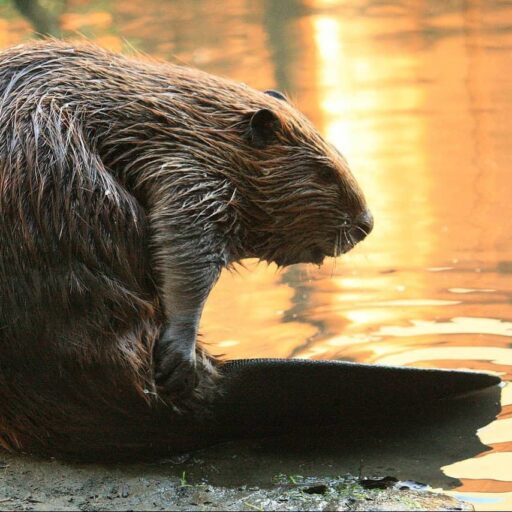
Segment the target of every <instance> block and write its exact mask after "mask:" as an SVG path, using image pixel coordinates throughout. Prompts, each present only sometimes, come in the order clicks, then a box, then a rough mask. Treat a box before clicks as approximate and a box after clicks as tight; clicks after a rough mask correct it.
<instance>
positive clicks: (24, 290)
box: [0, 41, 365, 459]
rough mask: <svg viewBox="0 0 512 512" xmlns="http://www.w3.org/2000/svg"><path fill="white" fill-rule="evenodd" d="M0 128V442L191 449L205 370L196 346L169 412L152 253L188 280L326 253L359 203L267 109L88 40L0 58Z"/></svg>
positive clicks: (301, 124) (232, 88) (252, 94)
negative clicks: (257, 131) (256, 261)
mask: <svg viewBox="0 0 512 512" xmlns="http://www.w3.org/2000/svg"><path fill="white" fill-rule="evenodd" d="M263 108H265V109H271V110H272V111H273V112H274V113H275V115H276V116H277V119H278V120H279V127H278V129H276V132H275V138H274V140H272V141H271V143H268V144H267V143H265V142H264V141H263V143H261V141H257V140H254V138H253V137H252V134H251V131H250V119H251V116H252V115H253V114H254V112H256V111H258V110H259V109H263ZM0 121H1V122H0V217H1V219H2V220H1V223H0V293H1V300H0V444H1V445H3V446H4V447H5V448H8V449H14V450H23V451H30V452H39V453H45V454H51V455H62V456H68V457H82V458H91V459H100V458H114V459H121V458H126V456H130V457H131V456H139V455H148V454H151V455H156V456H163V455H165V454H166V453H172V452H174V451H181V450H186V449H189V448H190V447H193V446H195V444H197V439H196V435H197V429H198V428H199V430H201V428H202V427H198V426H197V425H198V424H196V423H194V421H195V420H194V421H192V420H191V418H192V417H194V418H197V417H198V416H201V414H202V411H204V410H206V409H207V406H206V402H208V401H209V400H211V398H212V393H214V392H215V389H216V386H217V378H218V376H217V373H216V371H215V368H214V367H215V366H217V364H218V363H217V362H216V361H215V360H213V359H212V358H211V357H210V356H209V355H208V354H207V353H206V352H205V350H204V348H202V347H199V348H198V349H197V351H198V357H199V362H198V364H199V365H200V366H201V368H202V373H201V375H202V377H201V380H200V382H199V384H198V386H197V388H196V389H195V391H194V393H193V394H192V396H190V397H188V398H186V399H183V400H182V401H181V402H180V401H179V400H174V401H173V399H172V397H171V399H169V397H165V396H163V395H161V394H160V393H159V389H158V388H157V386H156V385H155V379H154V363H153V349H154V346H155V343H156V342H157V340H158V336H159V333H160V332H161V329H162V325H163V323H164V311H163V306H162V303H163V302H162V301H163V298H162V293H163V292H162V291H161V281H162V273H163V272H164V271H167V270H166V265H168V262H167V260H168V256H169V251H171V253H172V254H171V255H172V260H173V265H174V267H173V268H172V269H171V270H172V271H173V272H174V274H173V275H174V276H176V277H175V278H176V279H180V275H181V274H180V271H181V269H182V267H181V266H180V265H181V263H182V262H183V269H185V268H186V269H188V270H187V272H189V271H190V272H191V273H192V274H193V273H194V272H195V270H194V269H198V270H197V272H198V274H197V279H196V278H195V276H194V275H192V276H190V275H188V276H187V279H188V280H190V279H192V281H193V280H194V279H196V280H197V281H198V282H199V284H200V280H201V279H202V277H201V276H202V275H201V273H200V270H201V268H202V265H203V263H204V261H205V258H206V259H208V258H210V259H212V258H213V259H215V258H217V259H218V264H219V266H220V267H226V266H229V265H231V264H233V263H235V262H237V261H239V260H240V259H242V258H245V257H257V258H260V259H262V260H267V261H275V262H277V263H278V264H280V265H286V264H290V263H294V262H297V261H310V260H313V259H314V257H313V256H312V254H313V253H314V252H315V251H316V253H318V251H319V250H320V248H321V252H322V253H323V254H324V255H325V254H331V255H337V254H338V253H339V252H343V251H344V250H346V249H347V248H346V247H344V244H345V242H344V241H343V240H342V238H343V236H342V235H343V233H344V231H343V228H341V227H340V226H342V225H344V224H343V222H344V220H345V219H346V218H348V217H350V216H353V215H355V214H357V213H358V212H360V211H361V210H362V209H364V208H365V204H364V199H363V196H362V194H361V192H360V190H359V188H358V187H357V184H356V183H355V181H354V179H353V178H352V176H351V174H350V172H349V170H348V168H347V166H346V163H345V161H344V160H343V158H342V157H341V156H340V155H339V153H337V152H336V151H335V150H334V149H333V148H332V147H331V146H330V145H329V144H327V143H326V142H325V141H324V140H323V139H322V138H321V137H320V136H319V134H318V133H317V131H316V130H315V129H314V128H313V127H312V126H311V124H310V123H309V122H308V121H307V120H306V119H305V118H304V117H303V116H302V115H301V114H300V113H298V112H297V110H295V108H293V107H292V106H291V105H289V104H288V103H286V102H284V101H280V100H279V99H276V98H273V97H270V96H268V95H266V94H263V93H261V92H258V91H255V90H253V89H251V88H249V87H247V86H245V85H242V84H239V83H235V82H231V81H229V80H225V79H222V78H218V77H215V76H211V75H208V74H205V73H202V72H200V71H197V70H193V69H189V68H184V67H178V66H173V65H170V64H165V63H157V62H151V61H142V60H135V59H130V58H127V57H124V56H119V55H113V54H110V53H108V52H106V51H103V50H101V49H98V48H96V47H94V46H92V45H87V44H85V45H78V46H77V45H71V44H68V43H64V42H56V41H47V42H40V43H32V44H29V45H25V46H19V47H16V48H12V49H9V50H7V51H5V52H3V53H1V54H0ZM322 166H323V167H328V168H330V169H332V170H333V173H334V178H332V177H331V178H330V181H331V182H332V183H331V182H330V183H327V184H326V183H325V177H324V178H323V179H322V178H321V177H319V176H318V175H317V173H316V169H318V168H319V167H322ZM164 248H165V250H164ZM191 262H192V265H191ZM190 269H192V270H190ZM190 272H189V274H190ZM200 423H201V422H199V424H200Z"/></svg>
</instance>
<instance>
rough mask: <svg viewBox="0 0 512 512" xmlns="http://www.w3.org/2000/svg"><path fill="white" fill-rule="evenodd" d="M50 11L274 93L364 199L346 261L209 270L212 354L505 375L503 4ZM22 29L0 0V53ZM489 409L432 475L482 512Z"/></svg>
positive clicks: (341, 1) (506, 492) (181, 2)
mask: <svg viewBox="0 0 512 512" xmlns="http://www.w3.org/2000/svg"><path fill="white" fill-rule="evenodd" d="M47 3H48V4H50V3H51V2H47ZM58 3H59V2H58V1H57V2H56V4H58ZM51 14H52V15H53V16H54V17H55V18H56V20H57V22H58V24H59V26H60V29H61V30H62V32H63V34H64V35H66V36H67V37H84V36H85V37H87V38H90V39H92V40H94V41H96V42H98V43H99V44H101V45H103V46H105V47H108V48H111V49H113V50H119V51H128V52H130V51H133V48H135V49H137V50H142V51H144V52H146V53H149V54H152V55H156V56H159V57H163V58H165V59H168V60H171V61H174V62H180V63H185V64H189V65H193V66H197V67H199V68H201V69H204V70H207V71H210V72H214V73H217V74H222V75H225V76H229V77H231V78H234V79H237V80H240V81H244V82H246V83H248V84H250V85H252V86H254V87H256V88H260V89H267V88H275V89H280V90H283V91H285V92H286V93H287V94H288V95H289V97H290V98H292V99H293V101H294V103H295V104H296V105H297V106H298V108H300V109H301V110H303V111H304V112H305V113H306V114H307V115H308V116H309V117H310V118H311V119H312V120H313V121H314V122H315V124H316V125H317V126H318V128H319V129H320V131H321V132H322V133H323V134H324V135H325V137H326V138H327V139H328V140H330V141H331V142H332V143H334V144H335V145H336V146H337V147H338V148H339V149H340V150H341V151H342V152H343V153H344V154H345V156H346V157H347V158H348V160H349V162H350V164H351V166H352V169H353V172H354V174H355V175H356V177H357V178H358V180H359V181H360V182H361V184H362V188H363V189H364V191H365V192H366V195H367V198H368V202H369V205H370V207H371V209H372V211H373V214H374V217H375V229H374V232H373V233H372V235H371V236H370V237H369V238H368V240H367V241H365V242H364V243H363V244H361V246H360V247H357V248H356V250H354V251H353V252H352V253H350V254H348V255H346V256H344V257H343V258H340V259H339V260H338V261H336V262H335V261H333V260H329V261H327V262H326V263H325V265H324V266H323V267H322V268H321V269H318V268H315V267H308V266H296V267H291V268H289V269H286V270H283V271H280V272H278V271H277V270H276V269H275V268H274V267H273V266H265V265H259V266H258V265H256V263H255V262H248V264H247V268H246V269H240V272H239V273H233V274H229V273H226V274H224V275H223V276H222V278H221V280H220V282H219V284H218V285H217V287H216V288H215V290H214V291H213V293H212V296H211V298H210V300H209V302H208V305H207V307H206V311H205V314H204V317H203V322H202V331H203V333H204V338H205V339H206V340H207V341H208V342H209V343H211V344H212V350H213V351H214V352H216V353H224V354H226V356H227V357H239V358H247V357H268V356H278V357H303V358H314V359H328V358H332V359H345V360H350V361H360V362H370V363H382V364H393V365H409V366H417V367H427V366H428V367H439V368H469V369H478V370H485V371H490V372H495V373H497V374H499V375H500V376H501V377H502V378H503V379H504V380H505V382H507V381H510V380H511V379H512V348H511V347H512V178H511V173H512V151H511V143H510V141H511V138H512V73H511V70H512V2H511V1H509V0H450V1H448V0H437V1H436V0H424V1H420V0H417V1H415V0H387V1H386V0H382V1H380V0H267V1H265V0H225V1H219V0H197V1H190V0H168V1H162V0H110V1H109V0H91V1H85V0H69V2H68V4H67V7H66V9H65V10H63V11H62V12H60V11H59V9H58V6H57V8H55V9H54V11H53V12H52V13H51ZM32 37H34V34H33V28H32V26H31V24H30V23H29V22H28V21H27V20H25V19H23V18H22V17H21V16H20V15H19V14H18V13H17V12H16V11H15V10H14V9H13V7H12V6H11V5H10V3H9V2H8V1H2V2H0V47H6V46H9V45H12V44H15V43H18V42H21V41H25V40H27V39H29V38H32ZM501 406H502V407H501V413H500V414H499V416H498V417H497V419H496V420H495V421H493V422H492V423H490V424H489V425H487V426H484V427H483V428H481V429H480V430H478V432H477V435H478V437H479V438H480V441H481V442H482V443H483V444H484V445H486V446H488V447H489V449H488V450H487V451H485V450H482V453H480V454H477V455H476V456H474V457H471V458H469V459H461V460H459V461H457V462H454V463H452V464H450V465H447V466H444V467H442V468H441V469H442V471H443V472H444V473H445V475H447V476H449V477H453V478H455V479H457V480H458V481H459V483H460V485H458V486H457V487H456V488H454V489H451V490H450V492H451V493H454V494H455V495H457V496H461V497H464V498H465V499H468V500H470V501H471V502H472V503H473V504H474V506H475V507H476V508H477V509H479V510H498V509H501V510H510V509H512V384H510V383H507V384H506V385H505V386H504V387H503V389H502V393H501ZM425 450H428V446H427V447H425Z"/></svg>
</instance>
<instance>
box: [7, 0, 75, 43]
mask: <svg viewBox="0 0 512 512" xmlns="http://www.w3.org/2000/svg"><path fill="white" fill-rule="evenodd" d="M13 2H14V5H15V6H16V8H17V9H18V11H19V12H20V13H21V14H22V15H23V16H25V18H27V19H28V20H29V21H30V23H32V26H33V27H34V29H35V30H36V32H37V33H38V35H40V36H41V37H44V36H59V35H60V32H61V30H60V23H59V17H60V15H61V14H62V12H63V11H64V10H65V8H66V5H67V0H51V1H46V2H45V3H44V5H43V4H41V2H40V0H13Z"/></svg>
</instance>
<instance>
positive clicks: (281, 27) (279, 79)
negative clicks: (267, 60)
mask: <svg viewBox="0 0 512 512" xmlns="http://www.w3.org/2000/svg"><path fill="white" fill-rule="evenodd" d="M264 9H265V14H264V19H263V23H264V26H265V30H266V32H267V35H268V42H269V46H270V51H271V53H272V60H273V61H274V64H275V79H276V84H277V87H278V89H280V90H282V91H289V90H290V89H292V87H291V84H290V73H289V67H291V66H293V65H295V60H294V58H293V55H292V54H293V48H294V43H295V41H290V31H289V30H286V29H287V28H288V27H289V25H290V23H289V22H290V21H291V20H292V19H294V18H297V17H300V16H302V15H303V14H304V10H305V8H304V5H303V3H302V0H280V1H279V2H276V1H275V0H266V1H265V2H264Z"/></svg>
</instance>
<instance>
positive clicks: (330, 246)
mask: <svg viewBox="0 0 512 512" xmlns="http://www.w3.org/2000/svg"><path fill="white" fill-rule="evenodd" d="M265 100H266V105H265V106H264V107H263V108H259V109H257V110H255V111H253V112H251V113H250V114H248V116H247V122H246V126H245V137H246V140H247V144H248V145H249V146H250V148H251V150H252V151H251V160H252V161H251V162H250V165H249V172H248V173H247V174H246V178H248V179H249V183H250V185H251V187H250V188H251V194H250V204H251V206H250V208H249V210H251V211H250V215H247V216H246V219H247V220H246V223H248V224H249V225H248V226H247V227H246V228H247V233H246V238H247V240H246V241H245V242H246V243H245V244H244V245H246V249H247V252H248V253H249V254H248V255H250V256H253V257H258V258H260V259H263V260H267V261H272V262H275V263H277V264H278V265H281V266H284V265H290V264H293V263H316V264H320V263H322V261H323V259H324V257H325V256H338V255H340V254H343V253H345V252H347V251H349V250H350V249H352V247H354V246H355V245H356V244H357V243H358V242H360V241H361V240H363V239H364V238H365V237H366V236H367V235H368V234H369V233H370V231H371V230H372V228H373V218H372V215H371V213H370V211H369V210H368V208H367V205H366V201H365V198H364V196H363V193H362V191H361V189H360V188H359V186H358V184H357V182H356V180H355V179H354V177H353V176H352V174H351V172H350V170H349V167H348V164H347V162H346V160H345V159H344V158H343V156H342V155H341V154H340V153H339V152H338V151H337V150H336V149H335V148H334V147H333V146H332V145H330V144H329V143H327V142H326V141H325V140H324V139H323V138H322V137H321V136H320V134H319V133H318V131H317V130H316V129H315V128H314V127H313V126H312V124H311V123H310V122H309V121H308V120H307V119H306V118H305V117H304V116H303V115H301V114H300V113H299V112H298V111H297V110H296V109H295V108H293V107H292V106H291V105H290V104H289V103H288V101H287V100H286V99H285V98H284V96H282V95H281V94H280V93H277V92H275V91H267V92H266V94H265Z"/></svg>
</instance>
